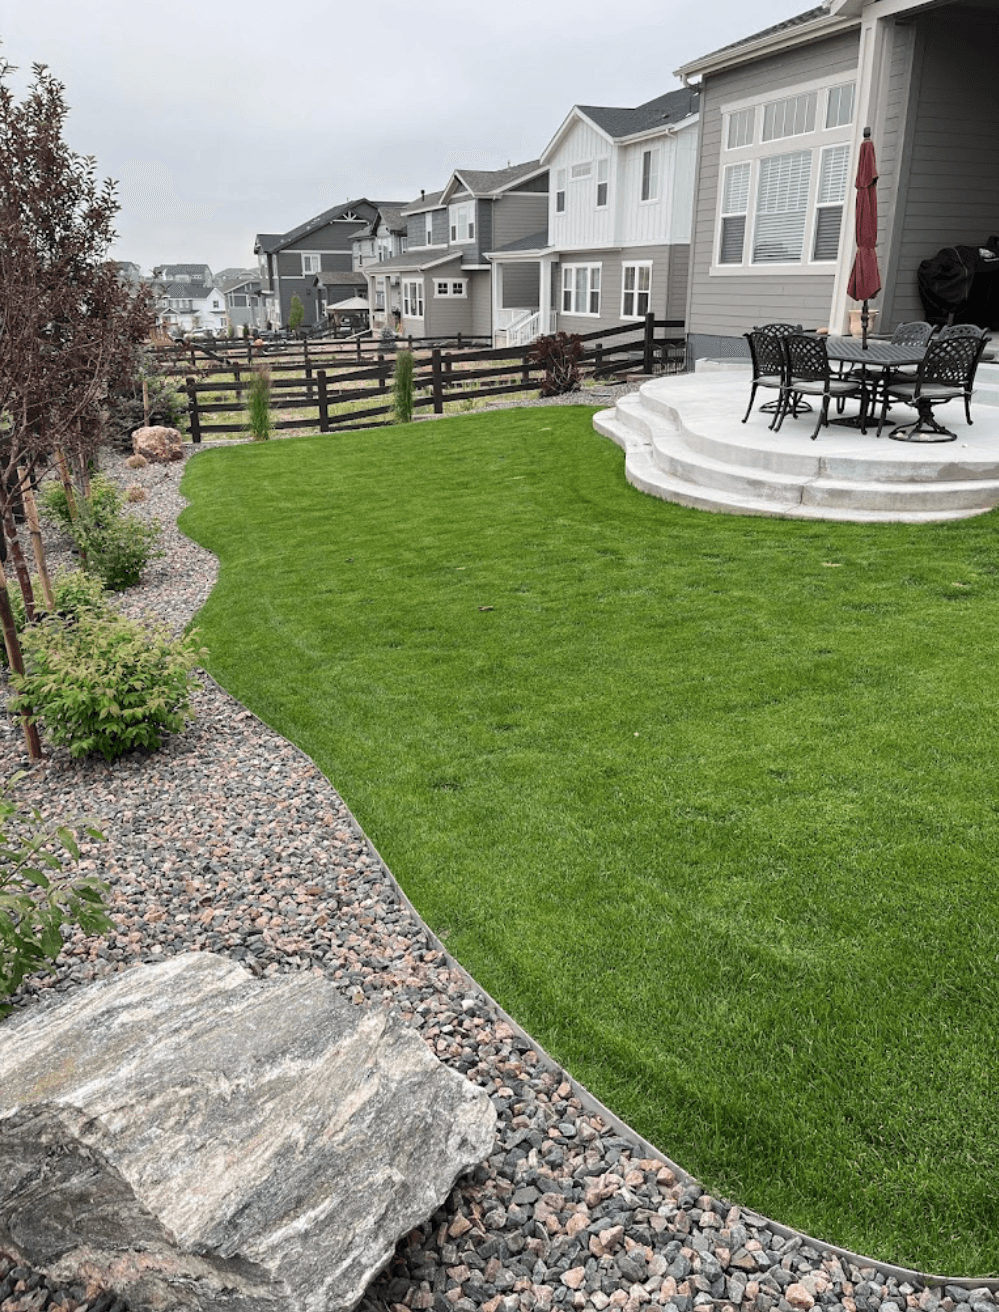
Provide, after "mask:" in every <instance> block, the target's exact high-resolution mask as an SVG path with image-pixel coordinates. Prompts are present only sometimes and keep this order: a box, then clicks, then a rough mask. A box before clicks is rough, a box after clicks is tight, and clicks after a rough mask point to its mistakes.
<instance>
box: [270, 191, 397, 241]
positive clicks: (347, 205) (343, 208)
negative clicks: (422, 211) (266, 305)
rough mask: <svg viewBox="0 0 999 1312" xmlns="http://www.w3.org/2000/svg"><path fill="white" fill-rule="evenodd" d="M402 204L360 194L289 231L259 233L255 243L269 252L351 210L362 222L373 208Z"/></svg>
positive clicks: (368, 219)
mask: <svg viewBox="0 0 999 1312" xmlns="http://www.w3.org/2000/svg"><path fill="white" fill-rule="evenodd" d="M403 204H404V202H403V201H399V200H386V201H380V200H368V199H367V197H366V196H361V197H359V198H358V199H357V200H348V201H344V203H343V204H342V205H334V206H333V207H332V209H328V210H323V212H322V214H317V215H316V216H315V218H312V219H306V221H305V222H304V223H300V224H299V225H298V227H297V228H292V229H291V230H290V231H289V232H285V233H282V234H281V235H280V236H274V235H273V234H271V233H261V234H259V235H258V236H257V244H258V245H259V246H260V247H261V249H262V250H265V251H269V252H273V251H279V250H283V249H284V248H285V247H286V246H291V245H292V243H294V242H296V241H298V239H299V238H300V237H307V236H308V235H309V233H310V232H316V231H318V230H319V229H320V228H325V227H326V225H327V223H332V222H333V221H334V219H339V218H342V217H343V215H345V214H347V213H349V212H350V211H351V210H353V212H354V213H355V214H357V215H358V217H359V219H360V221H361V222H362V223H367V222H370V220H371V219H372V217H373V211H374V210H379V209H391V208H396V209H400V208H401V207H402V205H403ZM362 211H363V212H362Z"/></svg>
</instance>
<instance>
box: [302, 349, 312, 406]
mask: <svg viewBox="0 0 999 1312" xmlns="http://www.w3.org/2000/svg"><path fill="white" fill-rule="evenodd" d="M302 350H303V351H304V353H305V399H306V401H311V400H312V361H311V360H310V359H309V339H308V338H307V337H305V338H303V339H302Z"/></svg>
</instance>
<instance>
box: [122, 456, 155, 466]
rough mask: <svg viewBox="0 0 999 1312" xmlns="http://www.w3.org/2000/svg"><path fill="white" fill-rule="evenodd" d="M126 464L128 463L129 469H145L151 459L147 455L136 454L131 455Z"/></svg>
mask: <svg viewBox="0 0 999 1312" xmlns="http://www.w3.org/2000/svg"><path fill="white" fill-rule="evenodd" d="M125 464H126V465H128V467H129V469H145V467H146V465H148V464H149V461H148V460H147V459H146V457H145V456H140V455H134V456H129V457H128V459H127V460H126V461H125Z"/></svg>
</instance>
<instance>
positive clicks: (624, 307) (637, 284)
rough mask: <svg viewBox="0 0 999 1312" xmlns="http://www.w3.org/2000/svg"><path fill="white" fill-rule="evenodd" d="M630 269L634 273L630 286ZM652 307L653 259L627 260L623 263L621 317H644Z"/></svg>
mask: <svg viewBox="0 0 999 1312" xmlns="http://www.w3.org/2000/svg"><path fill="white" fill-rule="evenodd" d="M629 271H632V272H633V275H634V276H633V277H632V278H631V286H630V287H629V286H628V282H629V276H628V275H629ZM643 283H644V284H645V286H644V287H643V286H642V284H643ZM651 308H652V261H651V260H625V261H624V262H623V263H622V265H621V318H622V319H644V318H645V316H646V315H647V314H648V312H649V310H650V309H651Z"/></svg>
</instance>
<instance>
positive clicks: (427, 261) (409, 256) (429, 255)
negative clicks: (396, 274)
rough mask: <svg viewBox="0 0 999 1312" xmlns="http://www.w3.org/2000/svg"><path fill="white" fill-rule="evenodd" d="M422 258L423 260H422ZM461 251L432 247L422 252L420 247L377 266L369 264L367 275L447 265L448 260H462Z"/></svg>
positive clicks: (366, 269) (379, 262)
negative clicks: (386, 270)
mask: <svg viewBox="0 0 999 1312" xmlns="http://www.w3.org/2000/svg"><path fill="white" fill-rule="evenodd" d="M421 256H422V258H421ZM460 259H461V251H450V250H441V249H440V247H430V248H427V249H426V250H425V251H421V249H420V248H419V247H417V248H416V249H415V250H409V251H407V252H406V253H405V255H393V256H392V258H391V259H390V260H379V261H378V263H377V264H369V265H367V266H366V268H365V272H367V273H381V272H382V270H383V269H388V270H394V271H399V270H401V269H413V270H415V271H417V272H418V271H419V270H420V269H429V268H431V267H432V266H433V265H435V264H445V263H446V262H447V261H448V260H460Z"/></svg>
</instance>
